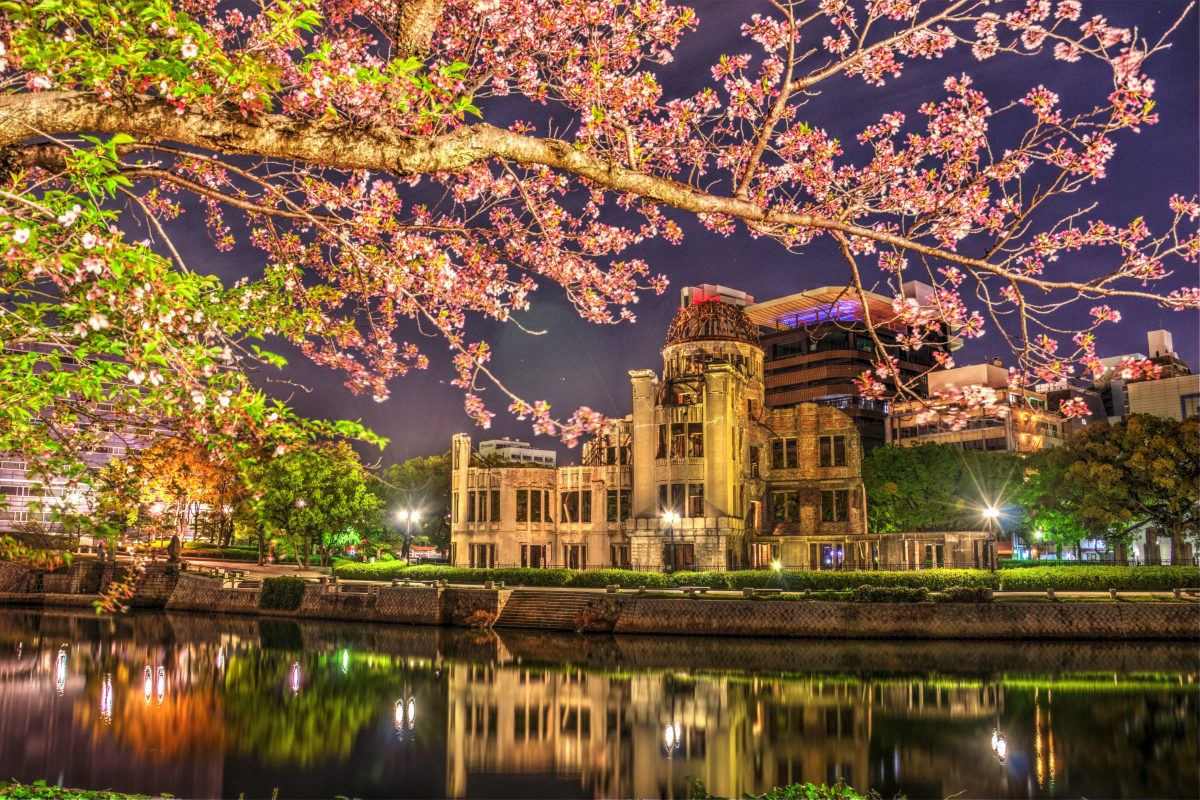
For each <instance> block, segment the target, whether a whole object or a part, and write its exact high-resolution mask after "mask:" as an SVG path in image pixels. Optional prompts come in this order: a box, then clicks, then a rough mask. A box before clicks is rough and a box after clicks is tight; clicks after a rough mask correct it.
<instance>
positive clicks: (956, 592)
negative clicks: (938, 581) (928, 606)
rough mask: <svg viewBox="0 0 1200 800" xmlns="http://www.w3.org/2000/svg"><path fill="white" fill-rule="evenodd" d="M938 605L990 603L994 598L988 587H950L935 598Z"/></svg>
mask: <svg viewBox="0 0 1200 800" xmlns="http://www.w3.org/2000/svg"><path fill="white" fill-rule="evenodd" d="M933 599H934V602H938V603H990V602H992V597H991V594H990V590H989V589H988V588H987V587H986V586H948V587H946V588H945V589H942V593H941V594H937V595H934V596H933Z"/></svg>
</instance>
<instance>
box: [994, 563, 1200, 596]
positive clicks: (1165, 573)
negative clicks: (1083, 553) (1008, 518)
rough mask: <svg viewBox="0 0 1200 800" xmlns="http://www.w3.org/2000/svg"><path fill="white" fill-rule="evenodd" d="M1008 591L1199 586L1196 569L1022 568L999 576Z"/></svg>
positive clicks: (1199, 570)
mask: <svg viewBox="0 0 1200 800" xmlns="http://www.w3.org/2000/svg"><path fill="white" fill-rule="evenodd" d="M996 575H997V577H998V578H999V579H1000V588H1001V589H1003V590H1004V591H1006V592H1044V591H1046V590H1047V589H1056V590H1059V591H1081V592H1087V591H1093V592H1102V591H1104V590H1105V589H1108V588H1113V589H1118V590H1121V591H1165V590H1168V589H1175V588H1184V587H1189V586H1196V585H1197V584H1200V568H1197V567H1111V566H1090V565H1089V566H1086V567H1079V568H1076V569H1057V568H1055V567H1020V568H1017V569H1007V570H1000V571H998V572H997V573H996Z"/></svg>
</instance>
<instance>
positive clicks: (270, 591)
mask: <svg viewBox="0 0 1200 800" xmlns="http://www.w3.org/2000/svg"><path fill="white" fill-rule="evenodd" d="M305 583H306V581H305V580H304V579H303V578H297V577H295V576H293V575H282V576H280V577H278V578H264V579H263V582H262V594H260V595H259V596H258V607H259V608H265V609H272V610H275V611H298V610H299V609H300V601H301V600H302V599H303V598H304V586H305Z"/></svg>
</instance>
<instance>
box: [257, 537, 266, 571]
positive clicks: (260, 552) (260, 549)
mask: <svg viewBox="0 0 1200 800" xmlns="http://www.w3.org/2000/svg"><path fill="white" fill-rule="evenodd" d="M264 538H266V534H264V533H263V532H262V531H259V532H258V565H259V566H260V567H261V566H262V565H263V539H264Z"/></svg>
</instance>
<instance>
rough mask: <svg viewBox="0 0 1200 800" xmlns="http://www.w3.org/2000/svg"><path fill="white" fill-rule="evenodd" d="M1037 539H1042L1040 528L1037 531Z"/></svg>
mask: <svg viewBox="0 0 1200 800" xmlns="http://www.w3.org/2000/svg"><path fill="white" fill-rule="evenodd" d="M1037 537H1038V538H1039V539H1040V538H1042V529H1041V528H1038V529H1037Z"/></svg>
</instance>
